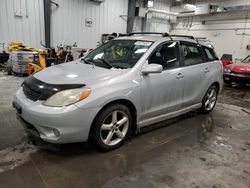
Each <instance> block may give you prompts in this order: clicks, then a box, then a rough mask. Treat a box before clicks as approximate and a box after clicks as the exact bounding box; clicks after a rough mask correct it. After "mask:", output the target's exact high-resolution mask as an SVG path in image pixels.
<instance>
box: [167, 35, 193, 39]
mask: <svg viewBox="0 0 250 188" xmlns="http://www.w3.org/2000/svg"><path fill="white" fill-rule="evenodd" d="M171 36H172V37H183V38H189V39H194V40H195V38H194V37H193V36H191V35H171Z"/></svg>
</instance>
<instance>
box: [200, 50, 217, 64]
mask: <svg viewBox="0 0 250 188" xmlns="http://www.w3.org/2000/svg"><path fill="white" fill-rule="evenodd" d="M203 49H204V51H205V53H206V56H207V59H208V61H215V60H218V57H217V56H216V54H215V53H214V50H213V49H211V48H207V47H203Z"/></svg>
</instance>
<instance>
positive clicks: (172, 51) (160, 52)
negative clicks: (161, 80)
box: [148, 42, 179, 70]
mask: <svg viewBox="0 0 250 188" xmlns="http://www.w3.org/2000/svg"><path fill="white" fill-rule="evenodd" d="M177 47H178V44H177V42H170V43H165V44H162V45H160V46H158V47H157V48H156V49H155V51H154V52H153V53H152V54H151V56H150V58H149V59H148V62H149V64H152V63H154V64H160V65H162V67H163V69H164V70H166V69H173V68H177V67H178V66H179V60H178V51H177Z"/></svg>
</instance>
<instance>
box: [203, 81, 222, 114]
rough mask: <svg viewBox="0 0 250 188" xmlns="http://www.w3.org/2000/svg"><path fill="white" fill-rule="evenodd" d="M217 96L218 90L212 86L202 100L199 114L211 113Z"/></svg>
mask: <svg viewBox="0 0 250 188" xmlns="http://www.w3.org/2000/svg"><path fill="white" fill-rule="evenodd" d="M217 96H218V89H217V87H215V86H214V85H212V86H211V87H210V88H209V89H208V90H207V92H206V94H205V96H204V98H203V101H202V107H201V112H203V113H209V112H211V111H212V110H213V109H214V107H215V105H216V102H217Z"/></svg>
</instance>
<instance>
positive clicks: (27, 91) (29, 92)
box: [23, 84, 41, 101]
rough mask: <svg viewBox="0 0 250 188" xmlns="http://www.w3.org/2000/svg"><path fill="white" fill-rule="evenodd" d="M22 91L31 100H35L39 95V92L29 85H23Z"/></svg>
mask: <svg viewBox="0 0 250 188" xmlns="http://www.w3.org/2000/svg"><path fill="white" fill-rule="evenodd" d="M23 92H24V94H25V96H26V97H27V98H29V99H31V100H32V101H37V100H38V99H39V98H40V97H41V93H39V92H36V91H34V90H32V89H31V88H30V87H29V86H27V85H25V84H24V85H23Z"/></svg>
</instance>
